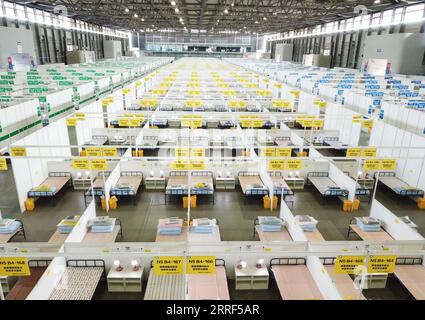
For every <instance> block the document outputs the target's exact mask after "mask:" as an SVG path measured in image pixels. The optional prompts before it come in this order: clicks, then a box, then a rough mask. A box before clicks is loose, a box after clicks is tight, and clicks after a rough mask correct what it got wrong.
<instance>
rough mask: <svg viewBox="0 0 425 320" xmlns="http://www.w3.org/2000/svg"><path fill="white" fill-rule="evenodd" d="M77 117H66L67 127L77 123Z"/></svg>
mask: <svg viewBox="0 0 425 320" xmlns="http://www.w3.org/2000/svg"><path fill="white" fill-rule="evenodd" d="M77 121H78V119H77V118H66V125H67V126H68V127H75V126H76V125H77Z"/></svg>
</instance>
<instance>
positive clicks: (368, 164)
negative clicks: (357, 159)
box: [363, 159, 380, 171]
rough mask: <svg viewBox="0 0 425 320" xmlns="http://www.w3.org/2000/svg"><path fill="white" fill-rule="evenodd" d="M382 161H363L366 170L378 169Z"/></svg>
mask: <svg viewBox="0 0 425 320" xmlns="http://www.w3.org/2000/svg"><path fill="white" fill-rule="evenodd" d="M379 165H380V161H379V160H378V159H371V160H365V161H364V162H363V170H364V171H378V170H379Z"/></svg>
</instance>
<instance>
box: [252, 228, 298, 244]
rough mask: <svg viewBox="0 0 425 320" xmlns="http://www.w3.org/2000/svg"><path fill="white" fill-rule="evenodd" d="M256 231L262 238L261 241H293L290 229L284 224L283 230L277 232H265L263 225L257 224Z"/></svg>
mask: <svg viewBox="0 0 425 320" xmlns="http://www.w3.org/2000/svg"><path fill="white" fill-rule="evenodd" d="M255 231H256V232H257V234H258V237H259V238H260V241H292V238H291V235H290V234H289V232H288V230H287V229H286V228H285V227H284V226H282V230H281V231H277V232H264V231H262V230H261V226H260V225H257V226H255Z"/></svg>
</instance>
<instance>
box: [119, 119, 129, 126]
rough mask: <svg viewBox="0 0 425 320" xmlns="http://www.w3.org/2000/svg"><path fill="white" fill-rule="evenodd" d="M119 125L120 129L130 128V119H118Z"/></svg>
mask: <svg viewBox="0 0 425 320" xmlns="http://www.w3.org/2000/svg"><path fill="white" fill-rule="evenodd" d="M118 125H119V126H120V127H129V126H130V119H128V118H124V119H118Z"/></svg>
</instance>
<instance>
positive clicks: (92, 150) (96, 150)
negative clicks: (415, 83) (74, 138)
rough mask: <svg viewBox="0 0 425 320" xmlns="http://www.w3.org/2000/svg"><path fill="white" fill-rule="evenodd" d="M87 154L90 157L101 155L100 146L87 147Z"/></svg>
mask: <svg viewBox="0 0 425 320" xmlns="http://www.w3.org/2000/svg"><path fill="white" fill-rule="evenodd" d="M84 150H86V156H88V157H100V153H101V152H100V147H86V148H84Z"/></svg>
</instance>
